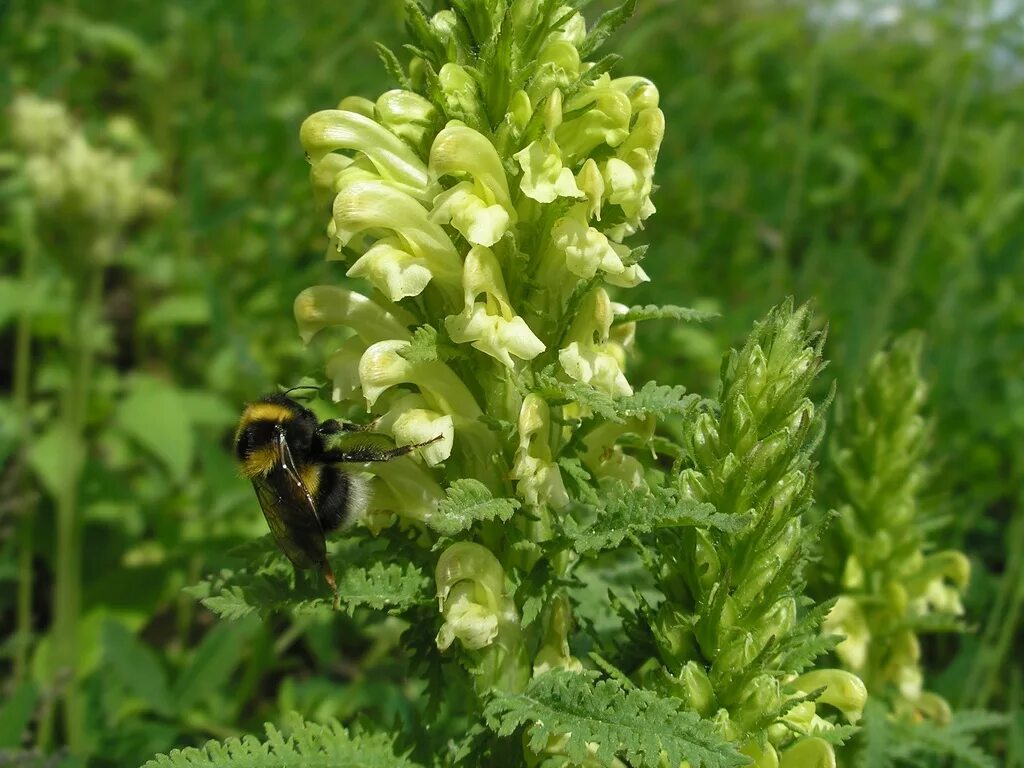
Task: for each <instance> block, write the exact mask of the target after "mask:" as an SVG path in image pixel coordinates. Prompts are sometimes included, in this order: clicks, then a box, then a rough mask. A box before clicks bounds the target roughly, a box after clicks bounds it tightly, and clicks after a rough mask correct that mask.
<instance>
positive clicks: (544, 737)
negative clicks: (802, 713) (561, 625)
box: [484, 670, 747, 768]
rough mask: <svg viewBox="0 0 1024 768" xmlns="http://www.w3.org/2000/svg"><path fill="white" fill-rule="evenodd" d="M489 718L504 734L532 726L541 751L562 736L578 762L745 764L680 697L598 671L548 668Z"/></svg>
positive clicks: (499, 700)
mask: <svg viewBox="0 0 1024 768" xmlns="http://www.w3.org/2000/svg"><path fill="white" fill-rule="evenodd" d="M484 717H485V719H486V721H487V725H488V726H489V727H490V728H491V729H492V730H494V731H495V732H496V733H498V734H499V735H502V736H508V735H510V734H512V733H513V732H514V731H515V730H516V729H518V728H519V727H520V726H522V725H527V726H528V727H529V732H528V738H529V743H530V747H531V748H532V749H533V750H534V751H536V752H539V753H540V752H543V751H544V750H545V748H546V747H547V746H548V744H549V739H551V738H552V737H561V738H563V739H565V743H564V752H565V754H566V756H567V757H568V758H569V759H570V760H571V761H573V762H577V763H583V762H584V761H591V760H593V759H594V758H595V757H596V758H597V759H598V760H599V761H601V762H602V763H604V764H610V763H611V762H612V760H613V759H614V758H616V757H620V758H624V759H626V760H628V761H629V763H630V764H631V765H634V766H649V768H660V766H663V765H679V764H681V763H682V762H683V761H688V762H689V764H690V766H691V768H701V767H702V766H703V767H704V768H730V766H738V765H745V764H746V763H747V760H746V758H744V757H743V756H742V755H740V754H739V753H738V752H736V750H735V749H733V747H732V746H731V745H730V744H729V743H728V742H727V741H725V740H724V739H723V738H722V737H721V736H720V735H719V734H718V733H717V732H716V730H715V727H714V726H713V725H712V724H711V723H710V722H708V721H703V720H701V719H700V718H699V717H698V716H697V715H695V714H694V713H692V712H685V711H683V710H682V709H681V705H680V703H679V702H678V701H676V700H673V699H666V698H661V697H659V696H658V695H656V694H655V693H653V692H651V691H648V690H643V689H631V690H625V689H623V687H622V686H621V685H620V684H619V683H617V682H615V681H614V680H597V679H596V675H594V674H581V673H579V674H578V673H574V672H567V671H565V670H558V671H552V672H548V673H546V674H543V675H541V676H539V677H537V678H534V680H532V681H531V682H530V684H529V685H528V686H527V688H526V690H525V691H523V692H522V693H506V692H498V693H496V694H495V695H494V696H493V697H492V698H491V700H490V701H489V702H488V704H487V707H486V709H485V711H484Z"/></svg>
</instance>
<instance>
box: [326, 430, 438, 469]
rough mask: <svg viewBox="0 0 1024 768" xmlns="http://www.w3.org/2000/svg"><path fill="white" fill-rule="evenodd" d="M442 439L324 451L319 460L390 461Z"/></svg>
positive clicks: (362, 462)
mask: <svg viewBox="0 0 1024 768" xmlns="http://www.w3.org/2000/svg"><path fill="white" fill-rule="evenodd" d="M443 437H444V435H438V436H437V437H435V438H433V439H431V440H427V441H426V442H423V443H412V444H410V445H403V446H400V447H398V448H378V447H377V446H373V445H353V446H351V447H349V448H345V449H333V450H330V451H324V453H323V455H322V457H321V458H322V459H323V461H326V462H329V463H336V462H347V463H351V464H365V463H367V462H378V461H391V460H392V459H397V458H398V457H399V456H405V455H406V454H409V453H412V452H413V451H415V450H416V449H417V448H422V447H423V446H425V445H430V444H432V443H436V442H437V441H438V440H440V439H442V438H443Z"/></svg>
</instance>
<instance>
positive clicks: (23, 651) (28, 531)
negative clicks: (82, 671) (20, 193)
mask: <svg viewBox="0 0 1024 768" xmlns="http://www.w3.org/2000/svg"><path fill="white" fill-rule="evenodd" d="M16 218H17V221H18V225H19V231H20V235H21V254H22V256H21V258H22V261H21V275H20V279H21V283H22V285H31V284H32V279H33V275H34V273H35V262H36V259H37V254H36V251H37V250H38V247H39V244H38V242H37V241H36V238H35V222H34V218H35V217H34V214H33V210H32V206H31V205H30V204H25V205H22V206H19V208H18V210H17V212H16ZM15 333H16V335H15V341H14V407H15V410H16V411H17V412H18V413H19V414H21V419H22V421H21V428H20V435H19V438H20V439H19V443H20V446H21V451H22V453H24V451H25V450H26V448H27V446H28V442H29V437H30V435H31V424H30V423H29V417H28V413H29V400H30V398H29V392H30V388H31V385H32V315H31V313H30V311H29V309H28V308H27V307H24V306H23V307H22V308H21V311H20V312H19V314H18V325H17V330H16V332H15ZM19 473H22V475H21V477H19V479H18V482H16V483H15V493H17V494H20V499H21V501H20V503H19V509H17V510H16V517H17V520H18V534H17V536H18V596H17V629H16V635H15V636H16V638H17V641H16V642H17V648H16V650H15V655H14V684H15V686H18V685H20V684H21V683H22V682H23V681H24V680H25V679H26V675H27V672H28V652H29V645H30V642H31V637H32V587H33V581H34V579H33V573H32V546H33V544H32V540H33V530H32V529H33V526H34V524H35V521H34V518H33V515H32V511H31V509H30V506H29V505H30V501H31V494H30V491H29V487H28V483H27V482H24V480H25V478H24V475H23V473H24V458H22V459H21V460H20V463H19Z"/></svg>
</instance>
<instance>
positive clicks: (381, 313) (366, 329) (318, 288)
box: [294, 285, 409, 344]
mask: <svg viewBox="0 0 1024 768" xmlns="http://www.w3.org/2000/svg"><path fill="white" fill-rule="evenodd" d="M294 312H295V322H296V324H297V325H298V326H299V336H301V337H302V341H303V343H305V344H308V343H309V342H310V340H311V339H312V338H313V336H315V335H316V334H317V333H318V332H319V331H321V330H322V329H324V328H327V327H328V326H345V327H347V328H351V329H352V330H354V331H355V332H356V334H358V336H359V337H360V338H361V339H362V340H363V341H364V342H365V343H367V344H369V343H372V342H374V341H381V340H382V339H403V338H406V339H407V338H409V331H408V330H407V328H406V327H405V325H403V324H402V323H401V322H400V321H399V320H398V318H396V317H395V316H394V315H393V314H391V313H390V312H388V311H387V310H386V309H384V308H383V307H381V306H380V305H378V304H375V303H374V302H372V301H370V300H369V299H368V298H366V297H365V296H363V295H362V294H360V293H356V292H355V291H350V290H348V289H346V288H341V287H339V286H335V285H315V286H313V287H312V288H307V289H306V290H304V291H303V292H302V293H300V294H299V295H298V296H296V297H295V304H294Z"/></svg>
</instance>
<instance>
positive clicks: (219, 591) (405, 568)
mask: <svg viewBox="0 0 1024 768" xmlns="http://www.w3.org/2000/svg"><path fill="white" fill-rule="evenodd" d="M354 551H355V546H354V544H353V543H352V542H348V546H346V547H344V548H342V550H341V551H340V552H337V553H335V554H333V555H331V561H332V565H333V567H334V569H335V573H336V574H337V576H336V578H337V580H338V591H339V594H340V598H341V604H342V606H343V607H344V608H345V610H346V611H348V613H349V614H350V615H351V614H352V613H353V612H354V611H355V610H356V609H357V608H360V607H364V606H365V607H368V608H371V609H373V610H376V611H385V610H386V611H388V612H391V613H401V612H403V611H407V610H408V609H410V608H412V607H413V606H416V605H419V604H422V603H423V602H425V601H426V600H427V597H426V594H425V589H426V581H427V580H426V577H425V575H424V573H423V572H422V571H421V570H420V569H419V568H418V567H416V566H415V565H414V564H412V563H404V564H402V563H384V562H375V563H372V564H368V565H356V564H353V563H352V562H351V561H350V559H349V558H350V556H351V554H352V553H353V552H354ZM295 581H297V579H296V577H295V572H294V570H293V569H292V566H291V565H290V564H289V563H288V562H287V561H286V560H285V559H284V558H283V557H282V556H280V555H279V554H272V555H270V558H269V562H268V563H267V564H266V565H264V566H263V567H261V568H259V569H256V570H253V569H250V568H239V569H225V570H223V571H222V572H221V573H220V574H218V575H215V576H212V577H210V578H207V579H204V580H202V581H200V582H199V583H198V584H196V585H194V586H191V587H188V588H187V592H188V593H189V594H190V595H192V596H193V597H195V598H197V599H198V600H200V601H201V602H202V603H203V605H205V606H206V607H207V608H209V609H210V610H211V611H213V612H214V613H217V614H219V615H220V616H222V617H224V618H226V619H240V618H243V617H245V616H248V615H249V614H251V613H259V614H261V615H269V614H272V613H274V612H276V611H284V610H288V611H290V612H293V613H296V614H301V613H309V612H322V611H329V610H330V608H331V596H330V591H329V590H328V589H327V588H326V586H324V585H323V584H321V583H318V582H316V581H313V580H312V579H306V580H298V581H299V584H295V583H294V582H295ZM311 581H312V583H310V582H311Z"/></svg>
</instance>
